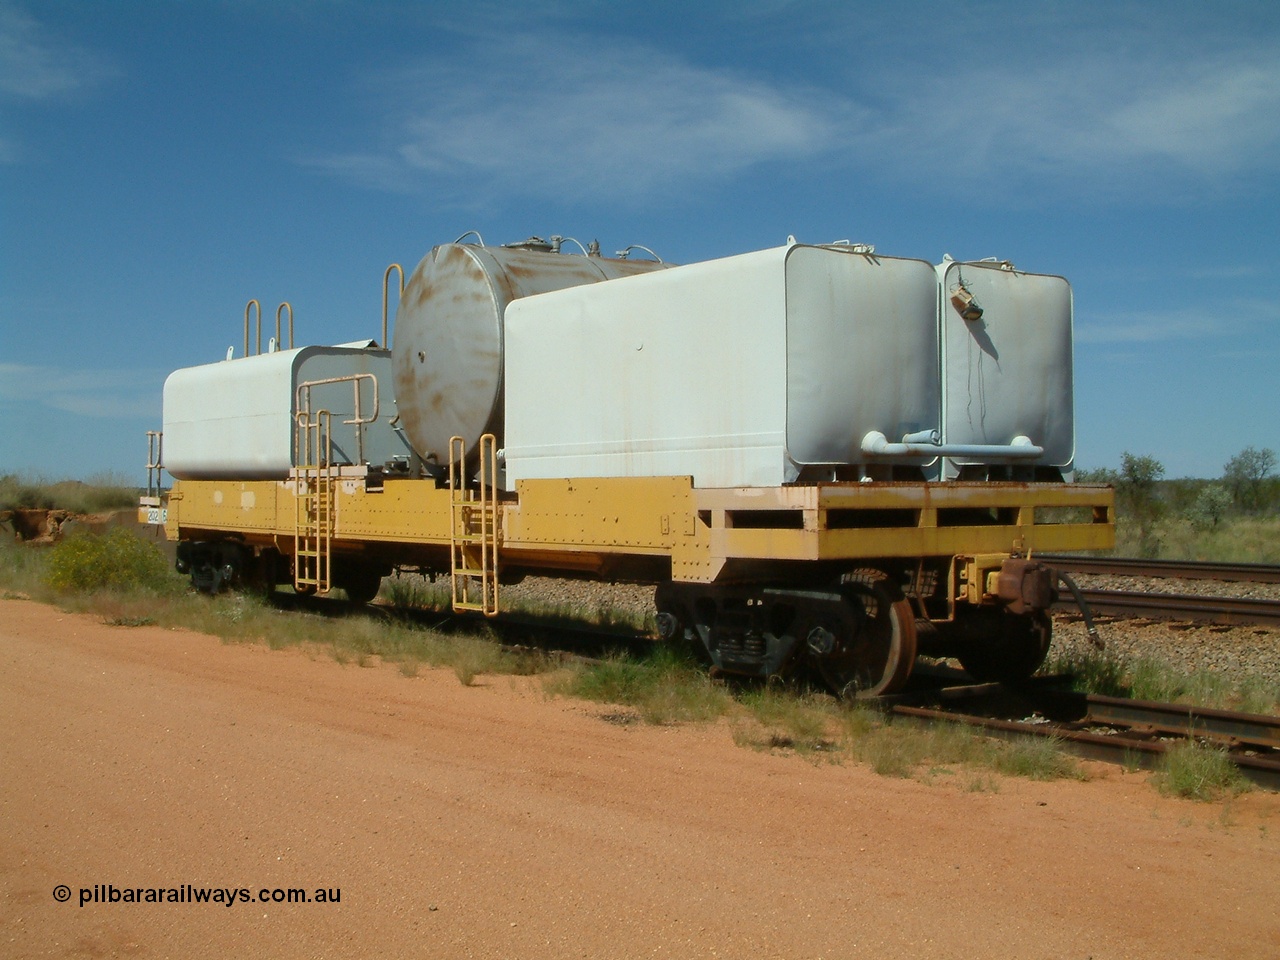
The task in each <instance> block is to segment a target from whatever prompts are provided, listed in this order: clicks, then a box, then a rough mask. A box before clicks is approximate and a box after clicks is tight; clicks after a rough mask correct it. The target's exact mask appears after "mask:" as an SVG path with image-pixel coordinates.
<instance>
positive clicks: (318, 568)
mask: <svg viewBox="0 0 1280 960" xmlns="http://www.w3.org/2000/svg"><path fill="white" fill-rule="evenodd" d="M297 416H298V419H297V424H298V434H297V437H298V439H297V448H296V449H297V457H298V466H297V467H296V468H295V470H294V479H295V483H296V486H295V489H296V491H297V496H296V497H295V498H294V514H293V518H294V524H293V542H294V548H293V586H294V589H295V590H297V591H298V592H299V593H309V592H313V591H314V592H316V593H328V592H329V590H330V588H331V586H332V578H331V575H330V574H331V568H332V562H331V561H332V550H333V528H334V496H333V471H332V468H331V466H330V462H331V459H332V458H331V453H332V435H331V434H330V420H331V417H330V414H329V411H328V410H318V411H316V412H315V413H314V414H310V413H308V412H307V411H304V410H300V411H298V415H297Z"/></svg>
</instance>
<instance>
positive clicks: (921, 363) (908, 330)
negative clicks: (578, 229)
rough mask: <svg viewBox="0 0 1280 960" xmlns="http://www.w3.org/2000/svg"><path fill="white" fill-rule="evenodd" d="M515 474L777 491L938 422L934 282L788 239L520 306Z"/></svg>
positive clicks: (512, 332) (509, 356)
mask: <svg viewBox="0 0 1280 960" xmlns="http://www.w3.org/2000/svg"><path fill="white" fill-rule="evenodd" d="M504 349H505V374H506V383H505V404H506V413H505V422H506V429H505V464H506V482H507V485H508V487H509V488H514V484H515V482H516V481H518V480H522V479H533V478H558V477H624V476H684V475H690V476H692V477H693V478H694V482H695V484H697V485H698V486H701V487H736V486H777V485H780V484H783V483H787V482H790V481H793V480H795V479H796V478H797V476H798V475H799V473H800V470H801V468H803V467H805V466H810V465H817V466H822V465H833V466H836V465H845V464H851V463H860V462H862V461H863V459H864V456H863V454H862V453H861V451H860V443H861V440H862V437H863V436H864V435H865V434H866V433H868V432H870V431H873V430H875V431H880V432H882V433H884V434H885V435H886V436H892V437H896V436H900V435H902V434H904V433H912V432H915V431H917V430H921V429H935V428H936V427H937V426H938V423H939V417H940V399H939V380H940V374H939V366H938V363H939V346H938V322H937V278H936V275H935V273H934V269H933V267H932V265H930V264H928V263H926V262H925V261H922V260H906V259H898V258H892V257H881V256H876V255H874V254H870V253H866V252H860V251H859V250H858V248H852V247H841V246H832V247H815V246H804V245H799V244H791V245H788V246H786V247H778V248H774V249H770V250H763V251H759V252H757V253H749V254H744V255H741V256H736V257H729V258H726V259H722V260H713V261H707V262H704V263H695V264H690V265H687V266H682V267H675V268H673V269H670V270H666V271H662V272H660V273H652V274H646V275H643V276H638V277H628V278H624V279H618V280H609V281H606V282H603V283H598V284H592V285H590V286H584V287H575V288H571V289H568V290H560V291H556V292H553V293H547V294H541V295H538V296H533V297H528V298H525V299H521V300H517V301H515V302H513V303H512V304H511V305H510V306H509V307H508V308H507V313H506V342H505V348H504Z"/></svg>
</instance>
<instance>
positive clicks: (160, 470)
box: [147, 430, 164, 504]
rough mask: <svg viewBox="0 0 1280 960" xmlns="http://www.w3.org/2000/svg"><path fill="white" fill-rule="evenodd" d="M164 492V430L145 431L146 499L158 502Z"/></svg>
mask: <svg viewBox="0 0 1280 960" xmlns="http://www.w3.org/2000/svg"><path fill="white" fill-rule="evenodd" d="M163 492H164V431H162V430H148V431H147V499H148V500H154V501H155V503H157V504H158V503H159V502H160V500H159V498H160V494H161V493H163Z"/></svg>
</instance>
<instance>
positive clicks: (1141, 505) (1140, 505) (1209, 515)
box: [1076, 447, 1280, 549]
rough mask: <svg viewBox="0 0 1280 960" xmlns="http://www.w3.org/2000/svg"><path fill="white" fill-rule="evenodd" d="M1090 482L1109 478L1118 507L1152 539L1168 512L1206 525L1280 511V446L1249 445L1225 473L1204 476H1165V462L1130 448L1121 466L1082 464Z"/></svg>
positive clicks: (1079, 474) (1081, 475) (1083, 475)
mask: <svg viewBox="0 0 1280 960" xmlns="http://www.w3.org/2000/svg"><path fill="white" fill-rule="evenodd" d="M1076 476H1077V478H1078V479H1080V480H1082V481H1083V482H1085V483H1109V484H1111V485H1113V486H1114V487H1115V488H1116V511H1117V513H1118V514H1120V515H1121V516H1123V517H1128V518H1129V519H1131V520H1132V521H1134V523H1136V524H1137V525H1138V528H1139V530H1140V531H1141V538H1142V540H1143V541H1144V545H1145V541H1147V540H1148V539H1151V540H1152V541H1153V542H1152V543H1151V544H1150V546H1151V547H1152V548H1153V549H1154V547H1155V543H1154V532H1153V527H1154V525H1155V523H1156V521H1158V520H1160V519H1162V518H1164V517H1166V516H1170V515H1173V516H1178V517H1184V518H1186V519H1187V520H1189V521H1190V522H1191V523H1192V524H1193V525H1195V526H1196V527H1199V528H1201V529H1213V528H1215V527H1217V526H1219V525H1220V524H1221V523H1222V522H1223V521H1224V520H1226V519H1228V518H1230V517H1249V516H1262V515H1274V514H1276V513H1280V477H1278V476H1276V452H1275V451H1274V450H1271V449H1269V448H1265V447H1264V448H1263V449H1261V450H1259V449H1257V448H1255V447H1245V448H1244V449H1243V450H1241V451H1240V452H1239V453H1237V454H1236V455H1235V456H1234V457H1232V458H1231V459H1230V460H1228V461H1227V462H1226V464H1225V465H1224V466H1223V468H1222V476H1221V477H1220V478H1217V479H1209V480H1200V479H1192V478H1184V479H1179V480H1166V479H1165V469H1164V464H1162V463H1161V462H1160V461H1159V460H1157V459H1155V458H1154V457H1148V456H1138V455H1135V454H1132V453H1130V452H1128V451H1127V450H1126V451H1125V452H1124V453H1123V454H1121V456H1120V469H1119V470H1113V469H1111V468H1110V467H1103V468H1101V469H1099V470H1081V471H1078V472H1077V474H1076Z"/></svg>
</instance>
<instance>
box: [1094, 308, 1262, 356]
mask: <svg viewBox="0 0 1280 960" xmlns="http://www.w3.org/2000/svg"><path fill="white" fill-rule="evenodd" d="M1264 327H1270V328H1272V331H1273V332H1272V335H1274V333H1275V332H1277V328H1280V312H1278V311H1277V310H1276V308H1275V307H1274V306H1273V305H1271V304H1268V303H1264V302H1260V301H1254V300H1236V301H1232V302H1224V303H1213V304H1195V305H1191V306H1186V307H1183V308H1180V309H1174V310H1144V311H1132V312H1125V313H1116V314H1111V315H1104V316H1093V317H1090V318H1088V319H1087V320H1084V321H1083V322H1082V321H1081V320H1080V319H1079V318H1077V321H1076V328H1075V339H1076V342H1077V343H1091V344H1102V343H1110V344H1135V345H1136V344H1152V343H1162V342H1166V341H1171V340H1207V339H1214V340H1218V341H1220V342H1224V343H1225V342H1230V343H1233V344H1235V343H1238V342H1239V340H1240V338H1245V337H1250V336H1256V335H1257V334H1258V332H1259V330H1260V329H1261V328H1264Z"/></svg>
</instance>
